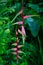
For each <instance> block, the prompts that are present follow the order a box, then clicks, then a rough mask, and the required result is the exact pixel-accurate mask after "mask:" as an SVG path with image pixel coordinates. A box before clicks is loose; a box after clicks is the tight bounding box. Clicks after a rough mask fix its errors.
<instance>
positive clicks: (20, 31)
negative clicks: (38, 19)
mask: <svg viewBox="0 0 43 65" xmlns="http://www.w3.org/2000/svg"><path fill="white" fill-rule="evenodd" d="M22 13H23V9H22V10H21V11H20V12H19V13H18V14H17V15H16V17H17V16H18V15H21V14H22ZM32 16H37V15H26V16H22V19H23V20H22V21H19V22H15V23H14V24H13V25H16V24H17V25H21V30H20V29H19V28H18V29H17V31H16V39H17V40H16V42H15V43H13V44H12V45H14V46H15V48H12V49H11V50H14V52H12V54H15V55H16V59H17V60H18V59H21V57H20V56H19V53H23V51H21V50H19V49H20V48H21V47H23V46H24V45H19V44H18V43H19V39H18V34H21V35H22V40H23V44H24V42H25V38H26V32H25V28H24V19H26V18H28V17H32Z"/></svg>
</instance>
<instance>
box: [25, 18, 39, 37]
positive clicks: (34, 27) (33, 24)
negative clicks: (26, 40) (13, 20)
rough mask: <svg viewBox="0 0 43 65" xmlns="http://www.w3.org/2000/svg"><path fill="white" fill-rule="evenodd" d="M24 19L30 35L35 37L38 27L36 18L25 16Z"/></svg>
mask: <svg viewBox="0 0 43 65" xmlns="http://www.w3.org/2000/svg"><path fill="white" fill-rule="evenodd" d="M25 21H26V23H27V24H28V26H29V28H30V31H31V33H32V35H33V36H34V37H36V36H37V35H38V32H39V28H40V25H39V24H38V22H37V20H34V19H33V18H27V19H26V20H25Z"/></svg>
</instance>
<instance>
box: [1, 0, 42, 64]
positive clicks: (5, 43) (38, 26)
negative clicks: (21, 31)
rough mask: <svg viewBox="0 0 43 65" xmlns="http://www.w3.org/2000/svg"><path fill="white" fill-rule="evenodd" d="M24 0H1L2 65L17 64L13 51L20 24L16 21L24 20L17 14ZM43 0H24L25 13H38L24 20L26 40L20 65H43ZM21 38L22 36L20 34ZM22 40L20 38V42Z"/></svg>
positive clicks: (19, 61)
mask: <svg viewBox="0 0 43 65" xmlns="http://www.w3.org/2000/svg"><path fill="white" fill-rule="evenodd" d="M21 3H22V0H0V65H17V62H16V60H15V56H14V55H12V53H11V50H10V49H11V48H12V47H13V46H12V43H15V41H16V36H15V31H16V29H17V27H18V26H15V25H12V24H14V22H17V21H20V20H22V19H21V17H20V16H18V17H17V18H16V19H15V21H14V22H12V20H13V18H14V17H15V15H16V14H17V13H18V12H19V11H20V10H21V8H22V5H21ZM42 5H43V0H24V7H25V9H24V15H38V16H37V17H36V16H35V17H30V18H27V19H26V20H24V26H25V30H26V41H25V44H24V47H23V48H22V49H21V50H23V51H24V53H25V54H21V57H22V59H21V60H18V65H43V44H42V43H43V15H42V14H43V7H42ZM11 22H12V23H11ZM19 38H20V39H21V36H19ZM19 44H22V41H21V40H20V43H19Z"/></svg>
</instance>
